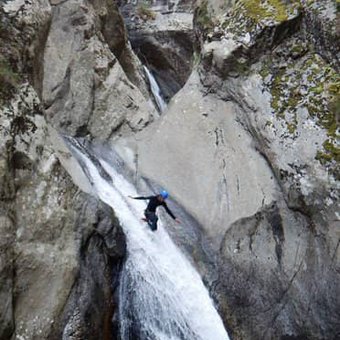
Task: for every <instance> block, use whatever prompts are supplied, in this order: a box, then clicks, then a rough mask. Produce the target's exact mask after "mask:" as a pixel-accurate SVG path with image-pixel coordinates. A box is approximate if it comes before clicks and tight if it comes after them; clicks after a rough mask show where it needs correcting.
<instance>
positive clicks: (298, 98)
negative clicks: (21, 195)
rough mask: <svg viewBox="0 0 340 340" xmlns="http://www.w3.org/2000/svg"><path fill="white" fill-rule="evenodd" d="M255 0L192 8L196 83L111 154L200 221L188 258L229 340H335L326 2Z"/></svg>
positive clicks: (334, 114) (331, 16)
mask: <svg viewBox="0 0 340 340" xmlns="http://www.w3.org/2000/svg"><path fill="white" fill-rule="evenodd" d="M254 3H255V2H254V1H239V2H235V3H233V2H229V3H228V4H226V5H225V7H223V8H222V9H221V7H220V4H219V3H218V2H202V3H201V5H200V7H199V8H198V9H197V10H196V11H195V19H194V23H195V24H194V26H195V32H196V33H197V34H198V38H199V41H200V46H201V63H200V64H199V65H198V67H197V73H196V72H195V71H194V72H193V74H192V75H191V77H190V78H189V80H188V82H187V83H186V85H185V86H184V88H183V89H182V90H181V91H180V92H178V94H177V95H176V96H175V97H174V98H173V99H172V101H171V104H170V107H169V111H168V112H167V114H166V115H165V116H164V117H163V118H162V119H161V120H160V121H158V122H157V123H155V124H154V125H153V126H150V127H148V128H147V129H145V130H144V131H142V133H140V134H138V137H137V141H138V144H137V145H136V144H135V141H132V140H131V139H126V140H124V139H123V140H121V141H120V142H119V145H118V146H116V147H117V149H118V150H119V152H120V154H121V155H123V157H125V158H126V159H127V161H128V162H130V166H131V167H134V168H135V169H138V171H139V172H140V176H145V177H148V178H151V179H152V180H154V181H155V182H157V183H160V184H161V185H162V186H165V187H167V188H168V189H169V191H170V193H171V195H173V196H174V198H175V199H176V200H177V201H178V202H179V204H180V205H182V206H184V207H185V208H186V209H187V210H188V211H189V212H190V214H191V215H192V217H194V218H195V219H196V220H197V221H198V222H199V223H198V226H197V228H196V230H191V228H192V227H189V226H187V225H186V223H185V222H184V223H183V224H184V226H183V228H186V227H188V228H189V230H190V231H188V233H189V234H191V235H195V236H192V237H194V239H195V240H196V246H195V245H194V244H193V243H192V244H191V246H188V247H187V250H188V251H189V252H190V253H191V256H192V257H193V258H194V259H195V261H196V263H197V266H198V268H199V269H200V271H201V273H202V274H203V278H204V280H205V282H206V283H207V284H208V286H210V290H211V292H212V294H213V297H214V299H215V301H216V302H217V304H218V306H219V308H220V311H221V315H222V316H223V318H224V321H225V323H226V325H227V327H229V330H230V333H231V336H232V337H234V338H236V339H279V338H282V339H285V338H306V339H325V338H336V337H337V336H338V334H339V327H338V325H337V323H336V317H335V316H337V315H338V312H337V310H338V309H339V300H338V298H337V296H338V295H339V287H337V285H336V284H335V282H336V281H337V280H338V275H339V272H338V271H339V215H338V212H337V210H338V207H339V205H338V199H339V197H338V194H337V192H338V183H337V179H338V169H339V159H338V156H337V155H338V138H339V123H338V116H339V113H338V111H337V109H336V104H334V103H336V102H338V100H339V98H338V94H337V93H336V92H337V91H338V90H337V86H338V85H336V84H337V83H338V77H337V76H336V73H337V72H336V70H337V69H338V67H339V65H338V61H337V58H336V57H335V53H334V51H335V50H336V47H334V46H332V47H329V48H327V46H328V45H329V44H330V43H331V41H332V39H334V38H330V37H334V36H337V34H338V33H336V30H333V28H334V27H335V26H334V25H335V12H336V9H335V4H334V2H332V1H328V2H327V4H326V3H325V4H324V5H322V6H320V7H319V6H318V4H317V3H315V2H309V3H307V2H304V1H302V2H301V3H300V4H297V3H296V4H287V5H284V4H281V3H279V2H275V1H268V4H269V3H270V5H271V6H268V7H267V6H266V4H262V6H259V8H258V9H256V7H255V5H254ZM256 3H257V2H256ZM268 4H267V5H268ZM252 5H254V6H252ZM311 13H313V14H311ZM311 17H313V20H314V21H313V22H314V24H315V25H316V26H313V25H314V24H313V25H312V24H311V20H312V19H311ZM326 17H327V18H328V19H327V20H326V19H325V18H326ZM321 18H323V19H321ZM321 21H322V24H320V22H321ZM326 21H327V24H326ZM317 22H318V23H319V24H317ZM316 27H317V28H316ZM321 32H322V33H321ZM326 37H328V38H326ZM321 50H323V51H322V52H321ZM131 154H134V157H133V158H132V157H131ZM128 155H129V156H128ZM137 161H138V162H137ZM136 162H137V163H138V164H137V166H136ZM154 169H157V171H154ZM169 228H170V229H171V230H173V235H174V237H176V235H177V237H178V238H179V239H180V238H181V237H182V238H184V239H185V236H183V233H184V234H185V232H183V231H180V230H179V228H178V227H175V226H172V224H171V222H170V221H169ZM197 235H199V236H197ZM178 242H181V241H180V240H179V241H178ZM194 243H195V242H194ZM207 249H209V251H205V250H207ZM212 254H215V256H214V255H212ZM212 261H213V262H214V264H212V263H211V262H212ZM326 282H332V285H331V287H330V289H328V288H327V284H326ZM326 310H327V312H326Z"/></svg>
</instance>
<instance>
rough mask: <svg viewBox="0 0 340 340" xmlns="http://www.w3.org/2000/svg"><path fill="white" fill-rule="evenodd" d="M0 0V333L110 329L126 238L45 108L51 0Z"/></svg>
mask: <svg viewBox="0 0 340 340" xmlns="http://www.w3.org/2000/svg"><path fill="white" fill-rule="evenodd" d="M2 5H3V7H2V8H1V23H2V24H4V23H5V24H6V26H5V27H6V28H5V29H4V30H3V27H2V26H1V51H2V54H1V71H0V74H1V80H2V86H3V85H4V87H2V91H1V108H0V154H1V157H0V230H1V236H0V247H1V249H0V263H1V265H0V277H1V286H0V299H1V306H2V308H1V311H0V338H1V339H60V338H62V336H63V337H64V338H68V337H67V336H70V334H78V335H79V338H84V337H85V338H88V339H98V336H102V338H103V337H104V334H106V336H107V337H108V336H111V333H112V332H113V331H112V324H111V321H110V320H111V317H112V315H113V311H114V299H113V292H114V287H113V286H112V282H113V280H114V278H115V277H117V275H118V271H116V270H117V268H118V266H119V263H120V261H121V259H122V258H123V256H124V254H125V239H124V236H123V235H122V234H121V231H120V227H119V223H118V221H117V220H116V218H115V217H114V215H113V212H112V210H111V208H109V207H107V206H106V205H104V204H103V203H101V202H100V201H99V200H98V199H97V198H96V197H95V196H93V192H92V191H91V186H90V184H89V183H88V182H86V181H85V180H84V179H85V177H84V176H82V174H81V173H77V171H79V168H77V167H76V166H74V164H73V163H72V156H71V154H70V153H69V152H68V150H67V148H66V147H65V145H63V143H62V140H61V139H60V137H59V136H58V133H57V132H56V131H55V130H54V129H53V128H52V127H51V126H50V125H48V124H47V123H46V120H45V117H44V114H45V111H44V106H43V104H42V102H41V92H40V91H41V81H42V79H41V73H39V72H40V70H41V64H39V63H41V53H42V52H41V51H43V50H44V46H42V45H44V42H45V41H46V39H45V38H46V37H47V32H46V30H47V31H48V27H49V22H50V19H51V8H50V5H49V3H47V2H39V3H35V2H34V3H30V2H20V1H11V2H6V3H5V4H2ZM18 32H19V34H18V35H14V34H15V33H18ZM5 33H6V34H5ZM7 34H13V37H15V38H14V39H13V41H8V35H7ZM36 67H37V68H36ZM33 86H34V87H33ZM39 97H40V98H39ZM62 163H65V168H67V169H68V170H70V172H72V173H71V176H73V177H74V178H77V181H76V183H77V184H79V187H80V188H81V189H82V190H83V191H81V190H80V189H79V188H78V187H77V186H76V185H75V184H74V182H73V181H72V177H71V176H70V174H68V173H67V172H66V171H65V168H64V167H63V166H62ZM91 195H92V196H91ZM93 268H97V269H98V270H97V271H96V270H93ZM102 307H104V308H105V307H107V309H106V313H103V312H102ZM95 310H96V311H97V312H96V313H95V312H94V311H95ZM91 315H93V316H91ZM72 317H73V319H72ZM72 320H77V322H72ZM89 325H90V326H91V327H89ZM63 333H65V335H62V334H63ZM69 338H70V337H69ZM71 338H72V337H71Z"/></svg>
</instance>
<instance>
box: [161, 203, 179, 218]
mask: <svg viewBox="0 0 340 340" xmlns="http://www.w3.org/2000/svg"><path fill="white" fill-rule="evenodd" d="M163 207H164V209H165V210H166V212H167V213H168V214H169V215H170V216H171V217H172V218H173V219H174V220H177V218H176V216H175V215H174V214H173V213H172V211H171V210H170V209H169V207H168V205H167V204H166V203H165V202H163Z"/></svg>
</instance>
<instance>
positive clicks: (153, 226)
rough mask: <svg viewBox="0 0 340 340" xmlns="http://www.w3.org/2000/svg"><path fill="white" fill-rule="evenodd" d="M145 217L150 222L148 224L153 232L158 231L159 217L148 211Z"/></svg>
mask: <svg viewBox="0 0 340 340" xmlns="http://www.w3.org/2000/svg"><path fill="white" fill-rule="evenodd" d="M145 217H146V218H147V220H148V224H149V226H150V228H151V230H152V231H155V230H157V221H158V217H157V215H156V214H155V213H154V212H152V211H146V212H145Z"/></svg>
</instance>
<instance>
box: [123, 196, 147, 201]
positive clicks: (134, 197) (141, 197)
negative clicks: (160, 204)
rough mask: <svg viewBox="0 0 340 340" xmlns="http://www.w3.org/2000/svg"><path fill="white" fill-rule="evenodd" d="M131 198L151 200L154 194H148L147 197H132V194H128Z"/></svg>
mask: <svg viewBox="0 0 340 340" xmlns="http://www.w3.org/2000/svg"><path fill="white" fill-rule="evenodd" d="M128 197H130V198H133V199H135V200H149V199H151V198H152V197H153V196H147V197H144V196H138V197H132V196H128Z"/></svg>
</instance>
